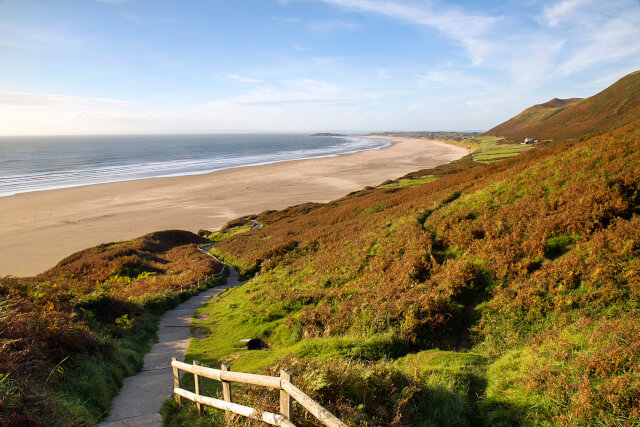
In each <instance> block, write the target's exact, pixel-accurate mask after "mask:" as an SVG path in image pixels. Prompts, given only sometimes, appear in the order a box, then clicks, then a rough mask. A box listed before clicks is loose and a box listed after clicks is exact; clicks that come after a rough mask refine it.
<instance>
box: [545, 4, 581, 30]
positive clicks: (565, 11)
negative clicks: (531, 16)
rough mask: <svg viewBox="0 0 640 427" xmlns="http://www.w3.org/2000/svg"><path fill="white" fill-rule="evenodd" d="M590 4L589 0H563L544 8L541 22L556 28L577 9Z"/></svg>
mask: <svg viewBox="0 0 640 427" xmlns="http://www.w3.org/2000/svg"><path fill="white" fill-rule="evenodd" d="M590 2H591V1H590V0H563V1H561V2H558V3H555V4H552V5H549V6H546V7H545V8H544V10H543V12H542V17H543V20H542V22H543V23H546V24H547V25H549V26H551V27H556V26H557V25H558V24H559V23H561V22H563V21H565V20H567V19H570V18H571V17H572V15H573V14H574V11H575V10H576V9H577V8H578V7H582V6H585V5H586V4H587V3H590Z"/></svg>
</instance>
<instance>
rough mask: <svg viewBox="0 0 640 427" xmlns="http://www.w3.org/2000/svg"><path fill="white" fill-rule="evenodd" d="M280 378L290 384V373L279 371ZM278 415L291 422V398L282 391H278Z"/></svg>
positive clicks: (284, 370) (286, 370)
mask: <svg viewBox="0 0 640 427" xmlns="http://www.w3.org/2000/svg"><path fill="white" fill-rule="evenodd" d="M280 378H282V379H285V380H287V381H289V382H291V371H289V370H288V369H281V370H280ZM280 413H281V414H282V416H283V417H285V418H286V419H288V420H289V421H291V396H289V393H287V392H286V391H284V390H280Z"/></svg>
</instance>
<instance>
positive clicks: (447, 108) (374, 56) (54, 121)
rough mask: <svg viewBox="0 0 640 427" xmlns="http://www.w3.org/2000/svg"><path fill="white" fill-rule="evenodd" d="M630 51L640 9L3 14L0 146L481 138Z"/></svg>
mask: <svg viewBox="0 0 640 427" xmlns="http://www.w3.org/2000/svg"><path fill="white" fill-rule="evenodd" d="M639 40H640V0H559V1H534V0H517V1H516V0H513V1H512V0H503V1H463V0H458V1H429V0H423V1H412V0H389V1H386V0H273V1H272V0H233V1H230V0H55V1H51V0H0V135H42V134H58V135H59V134H103V133H139V132H142V133H147V132H149V133H168V132H277V131H290V132H307V131H344V132H361V131H383V130H389V131H392V130H406V131H416V130H429V131H439V130H461V131H483V130H487V129H489V128H491V127H493V126H495V125H497V124H499V123H501V122H502V121H504V120H506V119H508V118H510V117H511V116H513V115H515V114H517V113H519V112H520V111H522V110H523V109H525V108H527V107H529V106H531V105H533V104H538V103H542V102H546V101H548V100H549V99H551V98H554V97H558V98H569V97H587V96H590V95H593V94H595V93H597V92H599V91H601V90H602V89H604V88H606V87H607V86H609V85H610V84H612V83H614V82H615V81H616V80H617V79H619V78H621V77H622V76H624V75H626V74H628V73H630V72H632V71H635V70H638V69H640V42H639Z"/></svg>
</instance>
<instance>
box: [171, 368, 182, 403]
mask: <svg viewBox="0 0 640 427" xmlns="http://www.w3.org/2000/svg"><path fill="white" fill-rule="evenodd" d="M171 361H172V362H175V361H176V358H175V357H172V358H171ZM173 388H174V389H176V388H180V376H179V375H178V368H176V367H175V366H174V367H173ZM176 402H177V403H178V405H179V404H180V396H179V395H177V394H176Z"/></svg>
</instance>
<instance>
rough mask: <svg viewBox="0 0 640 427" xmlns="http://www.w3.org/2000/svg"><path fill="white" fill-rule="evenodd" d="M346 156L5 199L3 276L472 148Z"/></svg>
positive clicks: (214, 225) (319, 198)
mask: <svg viewBox="0 0 640 427" xmlns="http://www.w3.org/2000/svg"><path fill="white" fill-rule="evenodd" d="M380 139H385V140H388V141H390V142H392V145H391V146H389V147H386V148H383V149H379V150H371V151H362V152H358V153H353V154H347V155H343V156H338V157H329V158H321V159H307V160H296V161H289V162H281V163H274V164H269V165H261V166H251V167H243V168H235V169H227V170H223V171H219V172H213V173H210V174H206V175H192V176H183V177H174V178H153V179H144V180H137V181H126V182H118V183H110V184H98V185H90V186H83V187H75V188H67V189H60V190H50V191H40V192H32V193H23V194H18V195H14V196H9V197H1V198H0V276H3V275H14V276H26V275H34V274H37V273H40V272H42V271H44V270H46V269H48V268H50V267H52V266H54V265H55V264H56V263H57V262H59V261H60V260H61V259H62V258H64V257H66V256H68V255H70V254H72V253H73V252H76V251H78V250H81V249H85V248H88V247H91V246H95V245H98V244H100V243H105V242H111V241H118V240H126V239H131V238H135V237H138V236H141V235H143V234H146V233H149V232H152V231H158V230H165V229H183V230H191V231H194V232H196V231H197V230H199V229H201V228H203V229H209V230H216V229H218V228H220V227H221V226H222V225H224V224H225V223H226V222H227V221H229V220H231V219H234V218H238V217H240V216H243V215H248V214H253V213H259V212H262V211H264V210H267V209H282V208H285V207H288V206H292V205H296V204H300V203H305V202H328V201H330V200H334V199H336V198H339V197H341V196H343V195H345V194H347V193H349V192H351V191H354V190H358V189H361V188H362V187H365V186H367V185H378V184H380V183H381V182H383V181H384V180H386V179H392V178H397V177H400V176H402V175H404V174H406V173H408V172H412V171H415V170H418V169H422V168H427V167H434V166H437V165H440V164H443V163H448V162H450V161H452V160H455V159H458V158H460V157H462V156H464V155H466V154H467V150H465V149H464V148H460V147H456V146H453V145H449V144H445V143H441V142H436V141H426V140H419V139H411V138H399V137H380Z"/></svg>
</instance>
